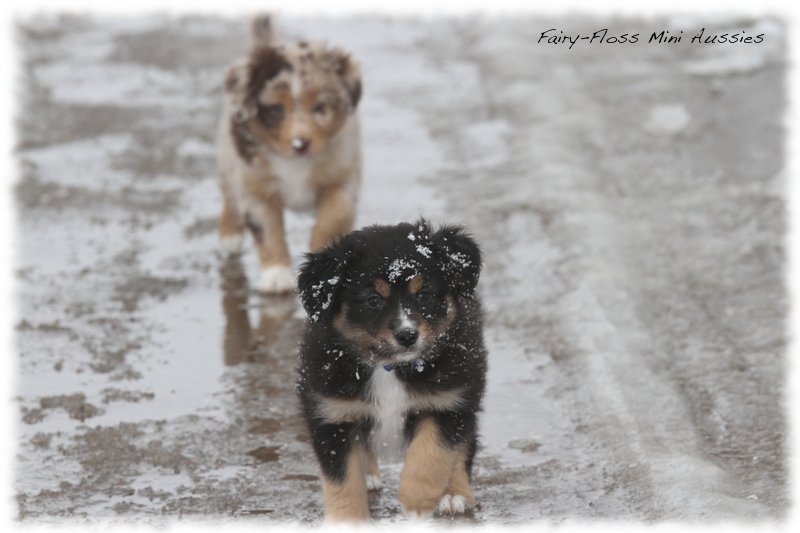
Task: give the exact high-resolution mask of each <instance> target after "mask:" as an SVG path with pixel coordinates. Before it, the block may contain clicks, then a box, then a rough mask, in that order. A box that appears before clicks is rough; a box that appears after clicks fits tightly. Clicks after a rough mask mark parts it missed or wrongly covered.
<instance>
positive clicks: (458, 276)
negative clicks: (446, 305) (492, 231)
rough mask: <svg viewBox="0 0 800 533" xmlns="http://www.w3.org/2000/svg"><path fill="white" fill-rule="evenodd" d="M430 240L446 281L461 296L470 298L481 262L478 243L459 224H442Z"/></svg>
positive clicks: (476, 283)
mask: <svg viewBox="0 0 800 533" xmlns="http://www.w3.org/2000/svg"><path fill="white" fill-rule="evenodd" d="M431 241H432V242H433V245H434V247H435V250H436V253H437V255H438V257H439V261H440V262H441V265H442V267H441V268H442V272H443V273H444V276H445V279H446V280H447V282H448V283H449V284H450V285H451V286H452V287H454V288H455V289H456V291H457V292H458V294H460V295H461V296H464V297H466V298H472V295H473V294H474V293H475V287H476V286H477V285H478V278H479V277H480V275H481V266H482V263H483V259H482V254H481V250H480V248H479V247H478V244H477V243H476V242H475V240H474V239H473V238H472V237H471V236H470V235H468V234H467V233H466V231H465V230H464V228H463V227H461V226H443V227H442V228H440V229H439V230H438V231H436V233H434V234H433V235H431Z"/></svg>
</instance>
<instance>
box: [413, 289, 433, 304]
mask: <svg viewBox="0 0 800 533" xmlns="http://www.w3.org/2000/svg"><path fill="white" fill-rule="evenodd" d="M415 298H416V299H417V301H418V302H419V303H421V304H425V303H428V302H430V301H431V298H432V296H431V293H430V291H419V292H418V293H417V295H416V296H415Z"/></svg>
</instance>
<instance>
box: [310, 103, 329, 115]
mask: <svg viewBox="0 0 800 533" xmlns="http://www.w3.org/2000/svg"><path fill="white" fill-rule="evenodd" d="M327 109H328V108H327V107H326V106H325V104H324V103H322V102H317V103H316V104H314V107H312V108H311V112H312V113H318V114H320V115H321V114H323V113H325V111H327Z"/></svg>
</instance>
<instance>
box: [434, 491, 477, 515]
mask: <svg viewBox="0 0 800 533" xmlns="http://www.w3.org/2000/svg"><path fill="white" fill-rule="evenodd" d="M469 507H470V504H469V501H467V499H466V498H465V497H464V496H460V495H458V494H445V495H444V496H442V499H441V500H440V501H439V512H440V513H442V514H445V515H455V514H464V513H465V512H466V510H467V509H468V508H469Z"/></svg>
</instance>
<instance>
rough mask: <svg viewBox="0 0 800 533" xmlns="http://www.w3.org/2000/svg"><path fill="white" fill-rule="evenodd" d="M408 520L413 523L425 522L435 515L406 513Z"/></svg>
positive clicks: (414, 512) (415, 512)
mask: <svg viewBox="0 0 800 533" xmlns="http://www.w3.org/2000/svg"><path fill="white" fill-rule="evenodd" d="M405 515H406V518H408V519H409V520H411V521H412V522H422V521H423V520H425V519H427V518H430V517H431V515H433V513H420V512H418V511H411V512H407V511H406V513H405Z"/></svg>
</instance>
